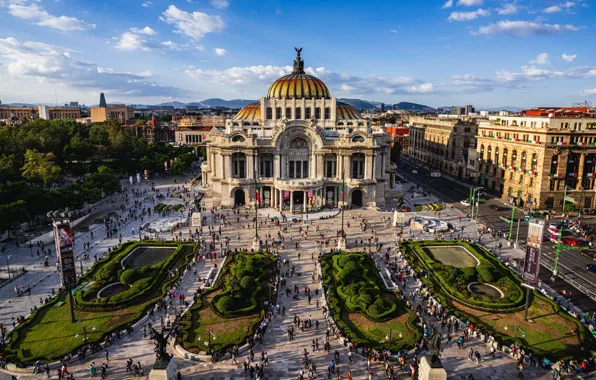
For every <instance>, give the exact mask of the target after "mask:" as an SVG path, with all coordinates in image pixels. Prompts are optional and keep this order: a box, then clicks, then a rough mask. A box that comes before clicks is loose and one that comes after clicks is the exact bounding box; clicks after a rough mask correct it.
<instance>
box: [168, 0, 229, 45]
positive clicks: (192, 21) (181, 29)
mask: <svg viewBox="0 0 596 380" xmlns="http://www.w3.org/2000/svg"><path fill="white" fill-rule="evenodd" d="M161 19H162V20H163V21H165V22H167V23H168V24H173V25H175V27H176V29H175V32H176V33H180V34H183V35H185V36H187V37H189V38H191V39H192V40H194V41H199V40H200V39H202V38H203V37H204V36H205V35H206V34H208V33H211V32H217V31H221V30H223V29H225V27H226V24H225V23H224V21H223V20H222V18H221V17H220V16H210V15H208V14H206V13H202V12H192V13H189V12H185V11H183V10H180V9H178V8H176V6H175V5H170V6H169V7H168V9H166V10H165V11H164V12H163V17H162V18H161Z"/></svg>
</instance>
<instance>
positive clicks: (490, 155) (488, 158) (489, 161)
mask: <svg viewBox="0 0 596 380" xmlns="http://www.w3.org/2000/svg"><path fill="white" fill-rule="evenodd" d="M492 152H493V148H492V147H491V146H490V145H489V146H488V153H487V154H486V159H487V160H488V163H489V164H490V163H492V161H493V158H492Z"/></svg>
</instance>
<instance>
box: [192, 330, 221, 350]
mask: <svg viewBox="0 0 596 380" xmlns="http://www.w3.org/2000/svg"><path fill="white" fill-rule="evenodd" d="M205 331H207V341H206V342H203V344H205V346H207V347H208V348H210V347H211V336H213V340H217V337H216V336H215V334H214V333H212V332H211V330H209V329H205ZM197 340H198V341H199V342H200V341H201V340H202V338H201V336H200V335H199V337H198V338H197Z"/></svg>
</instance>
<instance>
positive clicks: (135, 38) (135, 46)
mask: <svg viewBox="0 0 596 380" xmlns="http://www.w3.org/2000/svg"><path fill="white" fill-rule="evenodd" d="M153 48H154V47H153V46H152V45H151V43H150V42H148V41H147V40H145V39H144V38H143V37H141V36H140V35H138V34H134V33H131V32H125V33H123V34H122V36H120V40H119V41H118V43H117V44H116V49H118V50H144V51H151V50H153Z"/></svg>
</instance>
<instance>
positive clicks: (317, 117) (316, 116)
mask: <svg viewBox="0 0 596 380" xmlns="http://www.w3.org/2000/svg"><path fill="white" fill-rule="evenodd" d="M320 118H321V108H320V107H317V108H315V119H317V120H319V119H320Z"/></svg>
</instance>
